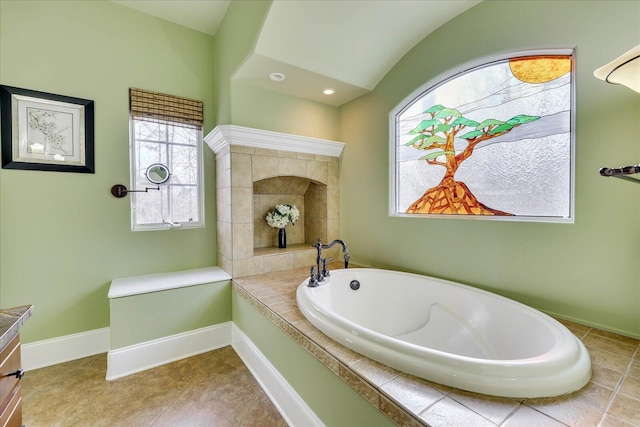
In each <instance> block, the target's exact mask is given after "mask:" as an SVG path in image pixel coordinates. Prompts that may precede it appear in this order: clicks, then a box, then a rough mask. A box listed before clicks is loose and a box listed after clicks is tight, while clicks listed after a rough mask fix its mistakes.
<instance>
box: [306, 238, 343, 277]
mask: <svg viewBox="0 0 640 427" xmlns="http://www.w3.org/2000/svg"><path fill="white" fill-rule="evenodd" d="M337 244H339V245H340V246H342V253H343V254H344V268H349V260H350V259H351V256H350V255H349V250H348V249H347V245H346V244H345V243H344V242H343V241H342V240H340V239H336V240H334V241H333V242H331V243H329V244H328V245H323V244H322V240H320V238H319V237H318V241H317V242H316V243H314V244H312V245H311V246H312V247H314V248H316V250H317V255H316V266H317V270H316V273H315V274H316V279H317V282H323V281H324V278H325V277H328V276H329V269H328V268H327V267H326V261H327V259H323V258H322V250H323V249H329V248H332V247H333V246H335V245H337ZM320 265H323V268H322V269H321V268H320ZM310 286H311V284H310Z"/></svg>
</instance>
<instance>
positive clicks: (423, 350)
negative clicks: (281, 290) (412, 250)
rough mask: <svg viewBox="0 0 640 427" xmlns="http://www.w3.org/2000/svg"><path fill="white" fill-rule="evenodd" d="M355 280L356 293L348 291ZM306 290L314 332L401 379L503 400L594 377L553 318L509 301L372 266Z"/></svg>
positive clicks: (546, 393) (563, 389)
mask: <svg viewBox="0 0 640 427" xmlns="http://www.w3.org/2000/svg"><path fill="white" fill-rule="evenodd" d="M354 280H355V281H358V282H359V289H357V290H353V289H352V288H351V286H350V284H351V283H352V281H354ZM307 282H308V280H305V281H304V282H303V283H301V284H300V286H299V287H298V289H297V302H298V307H299V308H300V310H301V311H302V313H303V314H304V316H305V317H306V318H307V319H308V320H309V321H310V322H311V323H312V324H313V325H314V326H316V327H317V328H318V329H320V330H321V331H322V332H324V333H325V334H326V335H328V336H330V337H331V338H333V339H334V340H335V341H337V342H339V343H340V344H342V345H344V346H346V347H348V348H350V349H352V350H354V351H357V352H358V353H361V354H363V355H365V356H367V357H369V358H371V359H374V360H376V361H378V362H381V363H384V364H386V365H388V366H391V367H393V368H395V369H398V370H401V371H403V372H406V373H409V374H412V375H415V376H418V377H421V378H424V379H427V380H430V381H434V382H437V383H441V384H445V385H449V386H452V387H456V388H459V389H463V390H468V391H473V392H477V393H483V394H488V395H494V396H504V397H551V396H558V395H562V394H566V393H570V392H573V391H575V390H578V389H580V388H582V387H583V386H584V385H585V384H586V383H587V382H588V381H589V378H590V377H591V360H590V358H589V354H588V352H587V350H586V349H585V347H584V345H583V344H582V342H581V341H580V340H579V339H577V338H576V337H575V336H574V335H573V334H572V333H571V332H570V331H569V330H568V329H567V328H566V327H565V326H564V325H562V324H561V323H559V322H558V321H556V320H555V319H553V318H551V317H549V316H547V315H546V314H544V313H541V312H539V311H537V310H535V309H533V308H531V307H527V306H525V305H523V304H520V303H518V302H516V301H513V300H510V299H508V298H504V297H501V296H499V295H495V294H492V293H490V292H486V291H482V290H479V289H475V288H472V287H470V286H465V285H461V284H459V283H454V282H450V281H446V280H440V279H435V278H432V277H428V276H421V275H417V274H410V273H403V272H397V271H390V270H378V269H369V268H354V269H346V270H334V271H332V272H331V276H330V277H328V278H327V279H326V281H325V282H321V283H320V285H319V286H318V287H316V288H310V287H308V286H307ZM353 287H356V284H355V283H353Z"/></svg>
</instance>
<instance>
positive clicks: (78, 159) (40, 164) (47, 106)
mask: <svg viewBox="0 0 640 427" xmlns="http://www.w3.org/2000/svg"><path fill="white" fill-rule="evenodd" d="M93 121H94V102H93V101H91V100H88V99H81V98H73V97H70V96H63V95H56V94H52V93H47V92H39V91H35V90H29V89H22V88H18V87H12V86H5V85H0V138H1V139H2V168H3V169H24V170H40V171H55V172H77V173H95V159H94V122H93Z"/></svg>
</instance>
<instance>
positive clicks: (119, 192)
mask: <svg viewBox="0 0 640 427" xmlns="http://www.w3.org/2000/svg"><path fill="white" fill-rule="evenodd" d="M149 190H160V186H157V187H146V188H145V189H144V190H127V187H126V186H125V185H122V184H116V185H114V186H113V187H111V194H112V195H113V197H117V198H121V197H124V196H126V195H127V194H128V193H148V192H149Z"/></svg>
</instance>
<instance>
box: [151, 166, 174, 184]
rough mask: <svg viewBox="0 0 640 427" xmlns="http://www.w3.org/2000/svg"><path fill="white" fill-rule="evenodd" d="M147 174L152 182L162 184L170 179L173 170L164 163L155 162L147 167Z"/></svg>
mask: <svg viewBox="0 0 640 427" xmlns="http://www.w3.org/2000/svg"><path fill="white" fill-rule="evenodd" d="M146 176H147V179H148V180H149V182H150V183H152V184H156V185H160V184H164V183H165V182H167V181H169V178H170V177H171V172H169V168H168V167H166V166H165V165H163V164H162V163H154V164H152V165H150V166H149V167H148V168H147V172H146Z"/></svg>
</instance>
